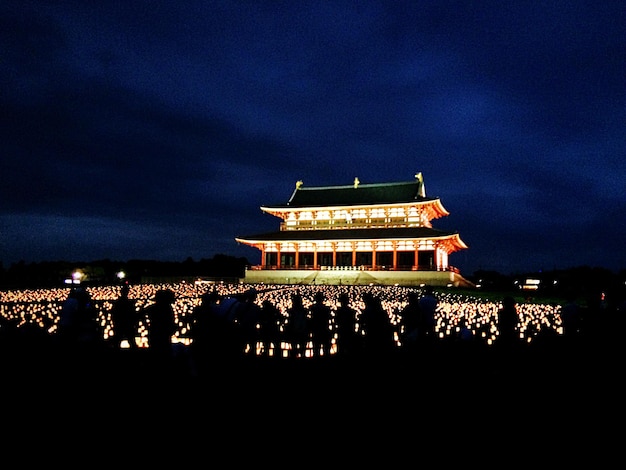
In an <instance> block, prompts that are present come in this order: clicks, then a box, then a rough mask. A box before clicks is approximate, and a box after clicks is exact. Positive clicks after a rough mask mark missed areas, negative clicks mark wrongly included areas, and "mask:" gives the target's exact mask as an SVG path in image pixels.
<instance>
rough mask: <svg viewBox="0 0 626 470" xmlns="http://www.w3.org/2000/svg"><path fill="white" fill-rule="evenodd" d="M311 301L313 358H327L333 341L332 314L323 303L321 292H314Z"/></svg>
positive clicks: (323, 298)
mask: <svg viewBox="0 0 626 470" xmlns="http://www.w3.org/2000/svg"><path fill="white" fill-rule="evenodd" d="M313 299H314V301H313V304H312V305H311V306H310V307H309V313H310V318H311V320H310V325H311V336H312V342H313V357H322V356H324V357H329V356H330V352H331V348H332V339H333V330H332V326H333V325H332V319H333V316H332V312H331V309H330V307H329V306H328V305H326V304H325V303H324V300H325V297H324V293H323V292H321V291H318V292H316V293H315V295H314V296H313Z"/></svg>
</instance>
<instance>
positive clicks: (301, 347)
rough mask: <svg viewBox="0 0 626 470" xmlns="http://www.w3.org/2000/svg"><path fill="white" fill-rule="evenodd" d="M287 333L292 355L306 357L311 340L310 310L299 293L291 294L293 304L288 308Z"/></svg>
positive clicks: (293, 356)
mask: <svg viewBox="0 0 626 470" xmlns="http://www.w3.org/2000/svg"><path fill="white" fill-rule="evenodd" d="M286 329H287V335H288V338H289V342H290V344H291V351H290V353H291V354H290V356H291V357H292V358H296V357H306V347H307V343H308V342H309V311H308V310H307V308H306V307H305V306H304V304H303V303H302V296H301V295H300V294H299V293H295V292H294V293H293V294H292V295H291V306H290V307H289V308H288V309H287V324H286Z"/></svg>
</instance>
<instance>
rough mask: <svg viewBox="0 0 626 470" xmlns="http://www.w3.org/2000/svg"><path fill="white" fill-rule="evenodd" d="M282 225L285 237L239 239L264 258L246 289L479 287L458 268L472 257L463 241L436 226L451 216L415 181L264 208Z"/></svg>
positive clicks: (314, 193) (307, 195)
mask: <svg viewBox="0 0 626 470" xmlns="http://www.w3.org/2000/svg"><path fill="white" fill-rule="evenodd" d="M261 210H262V211H264V212H266V213H268V214H271V215H273V216H276V217H278V218H280V219H282V222H281V224H280V230H279V231H276V232H270V233H262V234H256V235H247V236H242V237H237V238H236V241H237V242H239V243H242V244H245V245H249V246H252V247H255V248H257V249H259V250H260V251H261V264H260V265H258V266H253V267H251V268H249V269H247V270H246V276H245V282H251V283H261V282H262V283H271V284H275V283H280V284H284V283H287V284H398V285H421V284H430V285H454V286H459V285H464V286H467V285H472V284H471V283H469V282H468V281H467V280H465V279H464V278H463V277H462V276H461V274H460V273H459V271H458V269H455V268H454V267H452V266H450V265H449V263H448V257H449V255H450V254H451V253H453V252H455V251H459V250H462V249H466V248H467V245H466V244H465V243H464V242H463V241H462V240H461V238H460V236H459V234H458V233H455V232H446V231H441V230H437V229H435V228H433V227H432V224H431V220H433V219H437V218H440V217H444V216H447V215H448V214H449V213H448V211H447V210H446V209H445V208H444V207H443V205H442V204H441V201H440V200H439V198H434V197H426V191H425V188H424V180H423V178H422V174H421V173H418V174H417V175H415V180H413V181H408V182H395V183H376V184H361V183H360V182H359V180H358V178H355V180H354V183H353V184H351V185H344V186H317V187H306V186H304V185H303V183H302V182H301V181H298V182H297V183H296V187H295V189H294V191H293V193H292V195H291V197H290V199H289V201H288V202H287V203H286V204H280V205H272V206H261Z"/></svg>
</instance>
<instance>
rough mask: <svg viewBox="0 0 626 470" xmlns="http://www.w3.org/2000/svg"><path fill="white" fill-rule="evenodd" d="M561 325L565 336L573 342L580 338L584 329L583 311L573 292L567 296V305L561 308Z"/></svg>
mask: <svg viewBox="0 0 626 470" xmlns="http://www.w3.org/2000/svg"><path fill="white" fill-rule="evenodd" d="M561 325H562V327H563V336H564V337H565V338H566V339H567V340H568V342H570V343H572V342H573V341H574V340H576V339H578V337H579V335H580V333H581V329H582V312H581V308H580V307H579V306H578V304H577V303H576V299H575V297H574V295H573V294H571V293H570V294H569V295H568V296H567V299H566V302H565V305H564V306H563V307H562V308H561Z"/></svg>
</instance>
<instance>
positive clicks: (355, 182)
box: [354, 177, 360, 189]
mask: <svg viewBox="0 0 626 470" xmlns="http://www.w3.org/2000/svg"><path fill="white" fill-rule="evenodd" d="M359 183H360V181H359V179H358V178H356V177H355V178H354V189H356V188H357V187H358V186H359Z"/></svg>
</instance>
